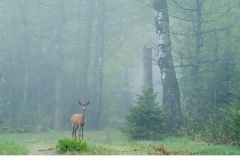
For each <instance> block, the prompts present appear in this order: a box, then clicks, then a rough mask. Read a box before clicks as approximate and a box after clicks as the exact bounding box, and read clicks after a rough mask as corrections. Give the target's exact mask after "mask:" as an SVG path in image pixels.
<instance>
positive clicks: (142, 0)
mask: <svg viewBox="0 0 240 160" xmlns="http://www.w3.org/2000/svg"><path fill="white" fill-rule="evenodd" d="M137 1H139V2H141V3H143V4H145V5H146V6H148V7H150V8H153V6H151V5H149V4H148V3H147V2H145V1H144V0H137Z"/></svg>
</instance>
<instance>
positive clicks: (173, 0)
mask: <svg viewBox="0 0 240 160" xmlns="http://www.w3.org/2000/svg"><path fill="white" fill-rule="evenodd" d="M171 1H172V2H173V3H175V4H176V5H177V6H178V7H179V8H181V9H183V10H186V11H196V9H192V8H184V7H182V6H181V5H180V4H179V3H178V2H177V1H175V0H171Z"/></svg>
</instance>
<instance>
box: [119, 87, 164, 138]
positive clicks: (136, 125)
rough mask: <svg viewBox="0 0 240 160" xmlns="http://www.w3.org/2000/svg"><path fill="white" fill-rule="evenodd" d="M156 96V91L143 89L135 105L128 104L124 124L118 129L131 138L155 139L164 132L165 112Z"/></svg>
mask: <svg viewBox="0 0 240 160" xmlns="http://www.w3.org/2000/svg"><path fill="white" fill-rule="evenodd" d="M156 97H157V94H156V93H154V92H152V91H151V90H147V89H143V90H142V94H141V95H137V99H136V101H135V102H136V104H135V106H130V108H129V110H130V114H129V115H127V116H126V126H125V128H120V130H121V132H122V133H124V134H125V135H126V136H127V137H128V138H130V139H131V140H156V139H159V138H161V134H162V133H164V132H165V113H164V111H163V109H162V107H161V106H160V105H159V104H158V103H157V102H156Z"/></svg>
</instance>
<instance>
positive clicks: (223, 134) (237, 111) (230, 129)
mask: <svg viewBox="0 0 240 160" xmlns="http://www.w3.org/2000/svg"><path fill="white" fill-rule="evenodd" d="M239 87H240V85H239V86H238V87H236V88H235V89H233V90H232V91H231V94H232V95H233V96H232V98H234V99H233V100H231V101H230V102H229V104H228V105H223V106H221V107H220V108H219V109H216V112H215V113H213V114H211V115H209V118H208V120H207V123H206V125H205V127H204V129H203V130H202V131H201V132H200V133H201V138H202V139H204V140H205V141H210V142H214V143H217V144H229V143H230V144H233V145H237V146H240V100H239V98H240V97H239V95H240V89H239Z"/></svg>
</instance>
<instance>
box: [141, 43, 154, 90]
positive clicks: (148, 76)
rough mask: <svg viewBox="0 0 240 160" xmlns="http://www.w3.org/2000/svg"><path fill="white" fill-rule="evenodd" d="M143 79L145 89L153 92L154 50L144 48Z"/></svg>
mask: <svg viewBox="0 0 240 160" xmlns="http://www.w3.org/2000/svg"><path fill="white" fill-rule="evenodd" d="M142 78H143V88H144V89H147V90H151V91H153V82H152V49H151V48H146V47H144V48H143V49H142Z"/></svg>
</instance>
